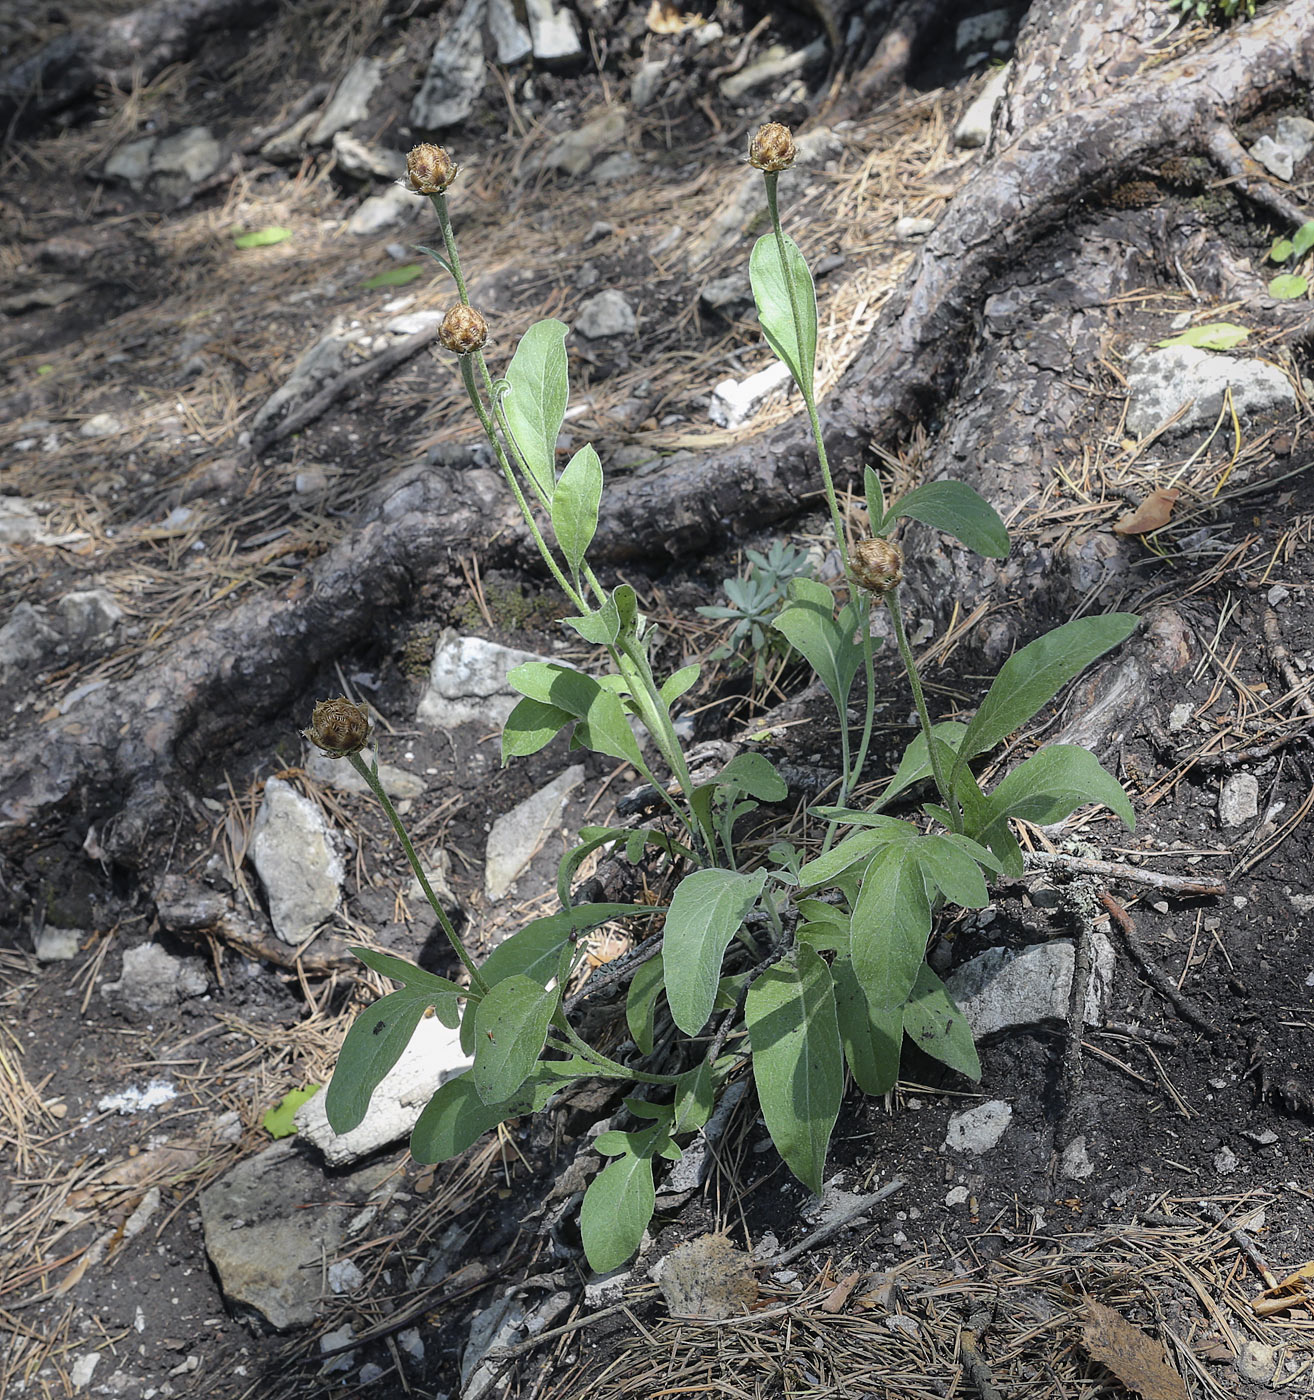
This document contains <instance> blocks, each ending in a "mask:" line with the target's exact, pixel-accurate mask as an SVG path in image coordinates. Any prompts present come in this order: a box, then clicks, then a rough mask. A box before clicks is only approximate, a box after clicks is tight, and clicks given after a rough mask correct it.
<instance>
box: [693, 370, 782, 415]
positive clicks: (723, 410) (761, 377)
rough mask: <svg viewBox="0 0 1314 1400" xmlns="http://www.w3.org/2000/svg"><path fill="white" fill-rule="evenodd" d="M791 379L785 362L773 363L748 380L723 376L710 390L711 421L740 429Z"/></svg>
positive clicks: (709, 409) (750, 376) (751, 375)
mask: <svg viewBox="0 0 1314 1400" xmlns="http://www.w3.org/2000/svg"><path fill="white" fill-rule="evenodd" d="M789 382H790V373H789V369H788V367H787V366H786V365H784V364H782V363H781V361H779V360H772V362H771V363H770V364H769V365H768V366H767V367H766V368H765V369H763V370H759V371H758V372H757V373H756V374H750V375H749V376H748V378H747V379H742V380H740V379H723V380H722V381H721V382H720V383H719V384H718V385H717V386H716V387H715V388H714V389H713V390H712V402H711V404H710V405H709V407H708V410H707V411H708V413H709V415H710V416H711V419H712V422H713V423H719V424H720V425H721V427H723V428H742V427H743V425H744V424H745V423H747V422H748V421H749V419H750V418H752V417H753V416H754V414H756V413H757V411H758V409H760V408H761V407H762V405H763V404H764V403H765V402H766V401H767V399H769V398H770V397H771V395H772V394H774V393H776V392H777V391H778V390H780V389H783V388H784V387H785V385H787V384H788V383H789Z"/></svg>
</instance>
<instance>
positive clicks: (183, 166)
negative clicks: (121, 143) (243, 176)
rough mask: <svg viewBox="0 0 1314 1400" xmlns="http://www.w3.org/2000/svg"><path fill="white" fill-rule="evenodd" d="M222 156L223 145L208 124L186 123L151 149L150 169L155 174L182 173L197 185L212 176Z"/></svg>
mask: <svg viewBox="0 0 1314 1400" xmlns="http://www.w3.org/2000/svg"><path fill="white" fill-rule="evenodd" d="M223 158H224V153H223V147H222V146H220V144H219V143H218V141H216V140H215V139H214V137H213V136H212V135H211V134H210V128H209V127H208V126H189V127H188V128H187V130H186V131H179V132H176V133H175V134H174V135H172V136H166V137H165V138H164V139H163V140H162V141H159V142H157V143H156V146H155V149H154V150H153V151H152V152H151V171H152V173H153V174H156V175H181V176H182V177H183V178H184V179H185V180H188V181H190V182H191V183H192V184H197V183H198V182H199V181H201V180H204V179H205V178H206V177H207V176H209V175H213V174H214V172H215V171H216V170H218V169H219V166H220V164H221V162H222V161H223Z"/></svg>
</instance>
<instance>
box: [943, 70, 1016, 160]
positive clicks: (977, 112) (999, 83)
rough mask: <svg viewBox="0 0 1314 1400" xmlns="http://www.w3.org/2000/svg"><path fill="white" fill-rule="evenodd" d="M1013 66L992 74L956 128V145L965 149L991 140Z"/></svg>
mask: <svg viewBox="0 0 1314 1400" xmlns="http://www.w3.org/2000/svg"><path fill="white" fill-rule="evenodd" d="M1012 68H1013V65H1012V64H1011V63H1005V64H1004V65H1003V67H1002V68H999V69H997V70H996V71H995V72H994V73H992V74H991V75H990V77H989V79H988V80H987V81H986V85H985V87H983V88H982V89H981V93H980V96H978V97H977V98H976V99H975V100H974V101H973V102H972V103H971V104H970V105H969V107H968V109H967V111H965V112H964V113H963V115H962V117H961V118H960V119H959V122H958V125H957V126H956V127H955V128H954V144H955V145H957V146H964V147H969V148H970V147H975V146H984V145H985V143H986V142H987V141H988V140H989V139H990V125H991V123H992V122H993V121H994V118H995V107H996V106H997V105H998V104H999V101H1000V99H1001V98H1002V97H1003V95H1004V89H1005V88H1006V87H1007V86H1008V75H1009V73H1010V72H1012Z"/></svg>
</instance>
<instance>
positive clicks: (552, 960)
mask: <svg viewBox="0 0 1314 1400" xmlns="http://www.w3.org/2000/svg"><path fill="white" fill-rule="evenodd" d="M662 912H663V911H662V910H661V909H659V908H656V907H655V906H653V905H651V904H576V905H573V906H572V907H571V908H569V909H563V910H562V911H561V912H560V913H558V914H545V915H544V916H543V917H542V918H541V919H533V920H531V921H530V922H529V923H527V924H526V925H525V926H524V928H522V929H517V930H516V932H515V933H513V934H512V935H511V936H510V938H504V939H503V940H502V942H501V943H499V944H498V945H497V947H496V948H494V949H493V951H492V952H491V953H489V955H488V957H487V958H485V959H484V961H483V963H482V965H481V966H480V968H479V972H480V975H481V976H482V977H483V979H484V981H485V982H486V983H487V984H488V985H489V986H490V987H492V986H495V985H496V984H497V983H498V982H500V981H502V979H503V978H506V977H512V976H515V975H516V974H520V975H521V976H524V977H528V978H529V979H530V981H532V982H537V983H538V985H539V986H540V987H546V986H547V984H548V983H549V982H550V981H551V980H552V979H553V978H554V977H555V976H556V975H557V963H558V961H559V959H560V956H561V950H562V948H564V947H565V945H566V944H567V943H569V942H571V941H572V940H573V939H575V938H577V937H578V936H579V935H580V934H581V933H587V932H588V931H589V930H590V929H595V928H598V927H599V926H600V925H602V924H605V923H609V922H610V921H611V920H612V919H629V918H635V917H638V916H641V915H653V914H660V913H662Z"/></svg>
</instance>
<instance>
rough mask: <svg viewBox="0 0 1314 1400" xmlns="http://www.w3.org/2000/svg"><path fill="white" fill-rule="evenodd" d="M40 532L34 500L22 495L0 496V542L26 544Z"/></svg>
mask: <svg viewBox="0 0 1314 1400" xmlns="http://www.w3.org/2000/svg"><path fill="white" fill-rule="evenodd" d="M40 533H41V518H40V517H39V516H38V515H37V507H36V503H35V502H33V501H27V500H24V499H23V497H22V496H0V544H26V543H28V541H30V540H34V539H36V537H37V536H38V535H39V534H40Z"/></svg>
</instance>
